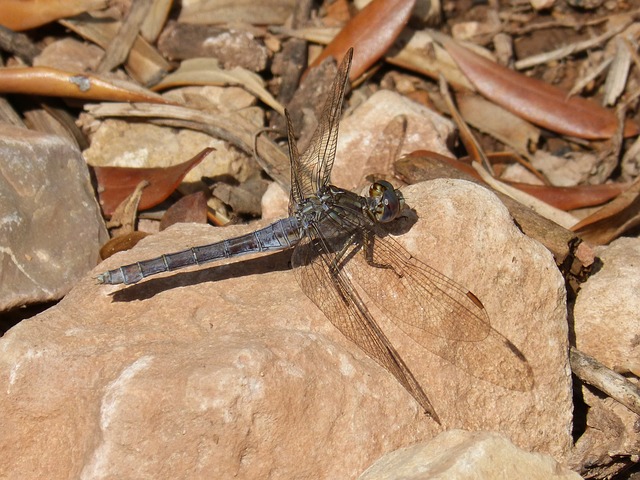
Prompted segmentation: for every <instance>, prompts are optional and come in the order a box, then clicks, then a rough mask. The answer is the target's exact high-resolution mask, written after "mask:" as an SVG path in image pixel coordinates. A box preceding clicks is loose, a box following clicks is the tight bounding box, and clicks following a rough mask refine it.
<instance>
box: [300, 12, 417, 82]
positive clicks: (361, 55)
mask: <svg viewBox="0 0 640 480" xmlns="http://www.w3.org/2000/svg"><path fill="white" fill-rule="evenodd" d="M414 5H415V0H373V1H372V2H371V3H369V4H368V5H367V6H366V7H364V8H363V9H362V10H361V11H360V12H358V14H357V15H356V16H355V17H353V18H352V19H351V21H349V22H348V23H347V24H346V25H345V26H344V28H343V29H342V30H341V31H340V33H338V35H336V37H335V38H334V39H333V40H332V41H331V43H330V44H329V45H327V47H326V48H325V49H324V50H323V51H322V53H321V54H320V55H319V56H318V58H316V59H315V61H314V62H313V63H312V64H311V66H310V67H309V68H313V67H315V66H316V65H319V64H320V63H322V61H323V60H324V59H325V58H327V57H329V56H333V57H334V58H335V59H337V60H340V59H341V58H343V57H344V56H345V55H346V53H347V50H349V48H351V47H355V50H354V55H353V63H352V65H351V72H350V74H349V78H350V79H351V80H355V79H356V78H358V77H360V76H361V75H362V74H363V73H364V72H366V71H367V69H369V67H371V65H373V64H374V63H375V62H377V61H378V60H379V59H380V58H381V57H382V56H383V55H384V54H385V53H386V51H387V50H388V49H389V47H390V46H391V45H393V42H395V41H396V38H397V37H398V35H399V34H400V32H401V31H402V29H403V28H404V27H405V25H406V24H407V22H408V21H409V17H410V16H411V11H412V10H413V7H414Z"/></svg>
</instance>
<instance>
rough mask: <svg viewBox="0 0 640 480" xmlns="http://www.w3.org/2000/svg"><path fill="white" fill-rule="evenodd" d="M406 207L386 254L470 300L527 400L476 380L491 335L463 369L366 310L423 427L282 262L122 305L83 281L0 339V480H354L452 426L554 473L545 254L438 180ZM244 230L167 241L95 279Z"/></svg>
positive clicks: (186, 278)
mask: <svg viewBox="0 0 640 480" xmlns="http://www.w3.org/2000/svg"><path fill="white" fill-rule="evenodd" d="M405 194H406V196H407V202H408V203H409V205H411V206H412V207H414V208H415V209H416V211H417V215H418V217H419V221H418V222H417V223H416V224H415V225H414V226H413V228H411V230H410V231H409V232H408V233H406V234H404V235H401V236H400V237H398V240H399V241H400V242H401V243H402V244H403V245H405V246H406V248H407V249H408V250H409V251H411V252H412V253H413V254H414V255H416V256H417V257H419V258H421V259H423V260H424V261H425V262H427V263H429V264H430V265H432V266H433V267H434V268H436V269H438V270H440V271H441V272H442V273H444V274H446V275H448V276H450V277H451V278H453V279H454V280H456V281H458V282H459V283H460V284H462V285H465V286H466V287H468V288H470V289H471V290H472V291H474V292H475V294H476V295H477V296H478V297H479V298H480V299H481V300H482V302H483V303H484V305H485V306H486V308H487V311H488V313H489V316H490V317H491V321H492V326H493V328H494V329H495V331H496V332H499V333H500V334H501V335H502V336H504V338H506V339H508V340H509V341H511V342H513V344H514V345H515V346H516V347H518V348H519V349H520V350H521V351H522V352H523V354H524V355H525V356H526V358H527V359H528V362H529V365H530V366H531V372H532V380H533V386H532V388H531V389H528V390H525V391H516V390H510V389H508V388H504V387H503V386H499V385H495V384H494V383H490V382H488V381H486V380H483V379H482V377H484V376H485V375H488V376H489V378H491V373H490V372H491V370H495V371H501V372H504V373H505V376H507V377H508V376H510V374H513V373H516V372H515V371H514V372H510V371H509V369H508V368H505V365H501V362H504V361H505V359H506V358H509V357H508V355H507V354H505V351H504V345H502V346H499V345H498V346H496V344H495V339H496V338H502V337H500V336H497V333H496V334H495V335H493V336H492V338H493V340H491V341H487V342H484V343H483V342H479V343H478V344H477V345H471V348H475V349H478V350H479V351H482V352H484V353H486V355H487V356H486V357H485V359H486V364H485V365H478V366H477V369H475V368H469V369H468V370H464V369H461V368H459V367H456V366H454V365H451V364H450V363H448V362H446V361H445V360H443V359H441V358H440V357H438V356H436V355H434V354H432V353H431V352H430V351H429V350H427V349H425V348H422V347H421V346H419V345H417V344H416V343H415V342H414V341H413V340H411V339H410V338H408V337H407V336H406V335H405V334H404V333H402V332H401V331H400V330H399V329H398V328H397V327H395V325H393V324H392V323H391V322H389V321H388V320H386V319H385V318H384V317H383V316H381V315H379V313H380V312H379V311H378V310H377V309H376V308H375V307H374V306H372V307H371V309H372V312H373V313H374V315H377V317H376V318H379V322H380V325H381V327H382V328H383V330H385V331H386V332H387V333H388V336H389V337H390V339H391V341H392V342H393V343H394V345H395V346H396V347H397V349H398V351H399V352H400V354H401V355H402V356H403V357H404V359H405V360H406V363H407V364H408V365H409V366H410V368H411V369H412V370H413V372H414V373H415V375H416V377H417V378H418V380H419V381H420V382H421V383H422V385H423V387H424V388H425V390H426V392H427V394H428V395H429V396H430V399H431V401H432V402H433V404H434V407H435V409H436V411H437V412H438V414H439V415H440V418H441V420H442V425H441V426H439V425H438V424H436V423H435V422H434V421H433V420H432V419H431V418H429V417H428V416H426V415H424V414H423V413H422V411H421V409H420V408H419V406H418V405H417V403H416V402H415V400H414V399H413V397H411V396H410V395H409V394H408V393H407V392H406V391H405V390H404V389H403V388H402V387H401V386H400V385H399V384H398V383H397V381H396V380H395V379H394V377H392V376H391V375H390V374H389V373H387V372H386V371H385V370H383V369H382V368H380V367H379V366H378V365H377V364H376V363H375V362H374V361H373V360H371V359H369V358H368V357H367V356H366V355H365V354H364V353H362V352H361V351H360V350H359V349H357V348H356V347H355V346H354V345H353V344H351V343H350V342H349V341H348V340H346V339H345V338H344V337H343V336H342V335H341V334H340V333H339V332H338V331H337V330H336V329H335V328H334V327H333V326H332V325H331V324H330V323H329V322H328V321H327V319H326V317H325V316H324V315H323V314H322V313H321V312H320V311H319V310H318V309H317V308H316V306H315V305H314V304H313V303H312V302H311V301H310V300H309V299H308V298H307V297H306V296H305V295H304V294H303V293H302V291H301V290H300V288H299V287H298V285H297V283H296V281H295V277H294V275H293V273H292V272H291V271H290V270H289V269H288V258H289V257H288V254H286V253H284V254H282V253H280V254H275V255H268V256H263V257H261V258H257V259H251V258H249V259H245V260H240V261H238V262H236V263H234V264H230V265H215V266H210V267H206V266H202V267H199V268H191V269H189V270H184V271H179V272H174V273H171V274H165V275H162V276H158V277H154V278H149V279H147V280H146V281H144V282H141V283H140V284H137V285H133V286H130V287H127V288H123V287H120V286H100V285H96V284H95V283H94V281H93V280H92V279H91V278H86V279H85V280H83V281H82V282H80V283H79V284H78V285H77V287H76V288H74V289H73V291H72V292H71V293H69V295H67V297H65V298H64V300H63V301H62V302H60V304H59V305H57V306H56V307H54V308H52V309H50V310H49V311H47V312H45V313H43V314H41V315H39V316H37V317H34V318H33V319H30V320H28V321H25V322H22V323H21V324H20V325H18V326H17V327H15V328H14V329H12V330H11V331H9V333H8V334H7V335H6V336H5V337H4V338H2V339H1V340H0V347H1V348H0V379H1V380H0V381H1V386H2V388H0V423H1V424H2V425H3V429H2V433H0V448H1V449H2V450H3V452H5V454H4V455H3V456H2V459H1V460H0V476H7V477H15V476H16V475H17V476H19V477H21V478H36V477H42V476H47V477H50V478H54V477H56V478H59V477H82V478H106V477H110V478H132V477H135V478H175V477H177V478H228V477H231V476H232V475H234V476H238V477H239V478H265V477H274V478H292V477H298V478H353V477H356V476H357V475H358V474H360V473H361V472H362V471H364V470H365V468H367V467H368V466H369V465H371V464H372V463H373V462H374V461H375V460H376V459H378V458H379V457H380V456H382V455H383V454H385V453H388V452H391V451H393V450H395V449H397V448H400V447H402V446H407V445H410V444H413V443H416V442H418V441H424V440H428V439H430V438H432V437H433V436H434V435H436V434H437V433H438V432H440V431H442V430H443V429H451V428H465V429H469V430H495V431H500V432H503V433H505V434H506V435H507V436H508V437H509V438H510V439H511V440H512V441H513V442H514V443H515V444H516V445H518V446H519V447H521V448H524V449H526V450H532V451H536V452H541V453H547V454H551V455H553V456H554V457H555V458H556V459H557V460H559V461H562V460H563V458H564V456H565V454H566V453H567V451H568V449H569V446H570V441H571V436H570V432H571V383H570V373H569V369H568V364H567V355H566V342H567V325H566V318H565V309H564V308H565V307H564V305H565V298H564V288H563V281H562V278H561V276H560V275H559V273H558V271H557V269H556V267H555V265H554V263H553V259H552V257H551V255H550V254H549V252H547V251H546V250H545V249H544V248H543V247H541V246H540V245H539V244H538V243H536V242H535V241H532V240H530V239H528V238H526V237H524V236H523V235H522V234H521V233H520V232H519V230H518V229H517V228H516V227H515V226H514V224H513V223H512V221H511V219H510V218H509V216H508V213H507V211H506V209H504V207H503V206H502V205H501V204H500V203H499V202H498V201H497V200H496V198H495V197H494V196H493V195H492V194H490V193H489V192H488V191H487V190H484V189H482V188H480V187H477V186H474V185H471V184H469V183H467V182H459V181H434V182H429V183H425V184H420V185H415V186H412V187H409V188H407V189H406V191H405ZM250 228H253V226H252V227H233V228H228V229H214V228H211V227H207V226H202V225H176V226H174V227H172V228H170V229H168V230H166V231H164V232H162V233H160V234H157V235H154V236H152V237H148V238H146V239H144V240H143V241H142V242H141V243H140V244H138V246H137V247H136V248H135V249H133V250H132V251H129V252H125V253H121V254H117V255H115V256H114V257H112V258H110V259H109V260H107V261H106V262H103V264H102V265H100V267H99V268H97V269H96V270H95V271H94V273H95V274H97V273H100V272H102V271H104V270H105V269H109V268H114V267H117V266H118V265H121V264H124V263H130V262H132V261H136V260H142V259H145V258H149V257H153V256H156V255H158V254H160V253H165V252H170V251H175V250H179V249H182V248H185V247H188V246H192V245H197V244H203V243H208V242H212V241H216V240H220V239H222V238H229V237H231V236H233V235H237V234H239V233H243V232H246V231H248V230H250ZM372 274H375V270H374V271H373V272H372ZM439 341H440V342H442V341H443V340H442V339H440V340H439ZM491 348H495V350H494V351H492V350H491ZM508 366H509V364H508V362H507V365H506V367H508ZM487 372H489V373H487ZM492 380H494V381H495V380H496V379H495V375H494V376H493V378H492ZM517 381H518V380H517V379H515V380H512V379H509V380H508V381H507V383H509V382H517Z"/></svg>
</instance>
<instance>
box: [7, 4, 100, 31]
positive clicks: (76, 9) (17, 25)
mask: <svg viewBox="0 0 640 480" xmlns="http://www.w3.org/2000/svg"><path fill="white" fill-rule="evenodd" d="M106 6H107V1H106V0H2V7H1V8H0V11H1V13H2V15H0V25H4V26H5V27H7V28H10V29H11V30H16V31H21V30H28V29H30V28H35V27H39V26H40V25H45V24H47V23H50V22H53V21H55V20H58V19H60V18H65V17H72V16H74V15H78V14H79V13H82V12H86V11H88V10H97V9H101V8H105V7H106Z"/></svg>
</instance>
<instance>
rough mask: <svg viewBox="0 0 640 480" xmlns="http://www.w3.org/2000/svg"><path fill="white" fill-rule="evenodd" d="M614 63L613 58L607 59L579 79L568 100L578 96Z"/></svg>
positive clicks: (568, 95)
mask: <svg viewBox="0 0 640 480" xmlns="http://www.w3.org/2000/svg"><path fill="white" fill-rule="evenodd" d="M611 62H613V58H606V59H605V60H604V61H602V62H601V63H600V64H599V65H597V66H596V67H595V68H593V69H592V70H591V71H590V72H588V73H587V74H586V75H585V76H584V77H582V78H581V79H579V80H578V81H577V82H576V83H575V84H574V86H573V88H572V89H571V90H569V93H567V100H568V99H569V98H570V97H573V96H574V95H578V94H579V93H580V92H581V91H582V89H583V88H584V87H586V86H587V85H588V84H589V83H591V82H592V81H593V80H595V79H596V78H598V76H599V75H600V74H601V73H602V72H604V71H605V70H606V69H607V67H608V66H609V65H611Z"/></svg>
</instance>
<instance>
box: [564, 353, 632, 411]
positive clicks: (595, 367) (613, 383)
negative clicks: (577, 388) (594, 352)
mask: <svg viewBox="0 0 640 480" xmlns="http://www.w3.org/2000/svg"><path fill="white" fill-rule="evenodd" d="M569 361H570V363H571V371H572V372H573V373H574V374H575V375H576V377H578V378H579V379H580V380H582V381H583V382H585V383H588V384H589V385H592V386H594V387H596V388H597V389H598V390H600V391H601V392H603V393H606V394H607V395H608V396H610V397H611V398H613V399H614V400H615V401H617V402H619V403H621V404H622V405H624V406H625V407H627V408H628V409H629V410H631V411H632V412H634V413H636V414H638V415H640V389H638V387H637V386H636V385H634V384H633V383H631V382H630V381H629V380H627V379H626V378H625V377H623V376H622V375H620V374H619V373H616V372H614V371H613V370H611V369H609V368H607V367H606V366H604V365H603V364H601V363H600V362H598V361H597V360H596V359H595V358H593V357H590V356H589V355H587V354H585V353H583V352H581V351H580V350H578V349H576V348H574V347H571V350H570V352H569Z"/></svg>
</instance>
